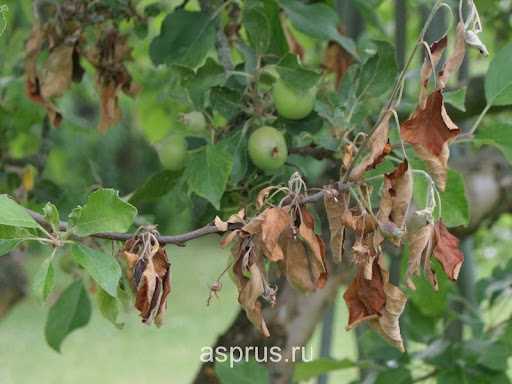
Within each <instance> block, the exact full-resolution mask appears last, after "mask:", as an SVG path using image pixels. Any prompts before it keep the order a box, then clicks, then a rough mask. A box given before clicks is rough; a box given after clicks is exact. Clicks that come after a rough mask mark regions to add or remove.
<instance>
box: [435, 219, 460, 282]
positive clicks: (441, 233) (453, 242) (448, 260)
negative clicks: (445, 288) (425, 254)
mask: <svg viewBox="0 0 512 384" xmlns="http://www.w3.org/2000/svg"><path fill="white" fill-rule="evenodd" d="M434 235H435V247H434V257H435V258H436V259H437V260H439V261H440V262H441V265H442V266H443V269H444V271H445V273H446V275H447V276H448V278H449V279H450V280H457V278H458V277H459V272H460V269H461V267H462V263H463V262H464V254H463V253H462V251H461V250H460V248H459V239H458V238H457V237H456V236H454V235H452V234H451V233H450V232H449V231H448V229H447V228H446V226H445V225H444V224H443V222H442V221H438V222H437V223H436V224H435V227H434Z"/></svg>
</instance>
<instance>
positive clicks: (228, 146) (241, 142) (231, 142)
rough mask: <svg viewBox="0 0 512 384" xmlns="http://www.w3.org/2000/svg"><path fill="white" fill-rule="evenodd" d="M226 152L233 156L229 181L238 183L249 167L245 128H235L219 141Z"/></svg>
mask: <svg viewBox="0 0 512 384" xmlns="http://www.w3.org/2000/svg"><path fill="white" fill-rule="evenodd" d="M220 145H222V146H223V147H224V148H225V150H226V152H228V153H231V154H232V155H233V156H232V157H233V168H232V170H231V182H232V183H233V184H238V183H239V182H240V181H242V179H243V178H244V177H245V175H246V174H247V171H248V169H249V156H248V152H247V151H248V149H247V148H248V139H247V132H246V130H245V129H238V130H236V131H235V132H234V133H233V134H232V135H231V136H228V137H227V138H225V139H224V140H222V141H221V142H220Z"/></svg>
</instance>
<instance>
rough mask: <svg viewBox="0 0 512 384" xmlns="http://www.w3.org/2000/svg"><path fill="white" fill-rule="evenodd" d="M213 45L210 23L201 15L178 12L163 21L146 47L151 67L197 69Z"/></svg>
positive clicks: (212, 28)
mask: <svg viewBox="0 0 512 384" xmlns="http://www.w3.org/2000/svg"><path fill="white" fill-rule="evenodd" d="M214 43H215V28H214V25H213V20H211V19H210V16H208V15H207V14H206V13H204V12H189V11H185V10H182V9H178V10H176V11H174V12H172V13H170V14H169V15H167V17H166V18H165V20H164V22H163V24H162V29H161V31H160V35H158V36H157V37H155V38H154V39H153V41H152V42H151V45H150V47H149V54H150V57H151V60H152V61H153V64H155V65H159V64H181V65H185V66H188V67H191V68H195V67H197V66H198V65H199V64H201V62H202V61H203V60H204V59H205V57H206V55H207V54H208V51H210V49H212V48H213V46H214Z"/></svg>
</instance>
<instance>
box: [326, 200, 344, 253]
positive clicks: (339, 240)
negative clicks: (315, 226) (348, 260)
mask: <svg viewBox="0 0 512 384" xmlns="http://www.w3.org/2000/svg"><path fill="white" fill-rule="evenodd" d="M349 196H350V195H349V194H348V193H341V194H339V195H335V194H334V193H330V192H326V193H325V194H324V207H325V213H326V214H327V220H328V222H329V230H330V246H331V252H332V257H333V259H334V262H335V263H341V261H342V259H343V243H344V239H345V224H344V223H343V215H344V214H345V211H347V210H348V209H349Z"/></svg>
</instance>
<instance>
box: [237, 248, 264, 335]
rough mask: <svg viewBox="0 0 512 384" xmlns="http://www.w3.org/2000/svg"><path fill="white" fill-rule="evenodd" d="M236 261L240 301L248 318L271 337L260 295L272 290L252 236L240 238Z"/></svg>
mask: <svg viewBox="0 0 512 384" xmlns="http://www.w3.org/2000/svg"><path fill="white" fill-rule="evenodd" d="M232 253H233V257H234V258H235V263H234V265H233V274H234V277H235V283H236V286H237V288H238V302H239V303H240V305H241V306H242V308H244V310H245V313H246V315H247V318H248V319H249V320H250V321H251V323H253V324H254V326H255V327H256V328H257V329H258V330H259V331H260V332H261V333H262V334H263V335H264V336H265V337H269V336H270V333H269V331H268V327H267V324H266V322H265V319H264V318H263V313H262V309H261V308H262V306H261V302H260V300H259V298H260V296H262V295H265V294H267V295H268V292H269V291H271V290H270V288H269V287H268V283H267V282H266V278H265V274H264V267H263V257H262V255H261V252H260V251H259V250H257V249H256V246H255V244H254V243H253V241H252V239H251V238H245V239H239V241H238V242H237V244H235V246H234V247H233V249H232Z"/></svg>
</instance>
